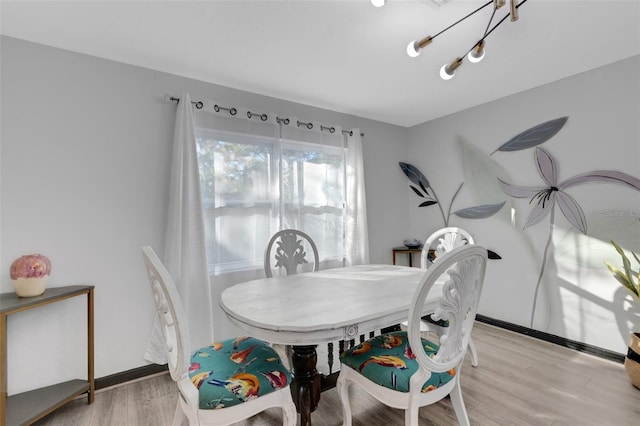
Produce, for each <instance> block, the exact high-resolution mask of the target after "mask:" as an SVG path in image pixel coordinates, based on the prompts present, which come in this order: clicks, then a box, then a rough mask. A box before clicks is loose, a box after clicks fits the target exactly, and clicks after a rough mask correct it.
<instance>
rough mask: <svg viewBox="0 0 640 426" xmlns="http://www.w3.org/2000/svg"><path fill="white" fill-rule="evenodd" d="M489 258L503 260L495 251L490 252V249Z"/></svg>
mask: <svg viewBox="0 0 640 426" xmlns="http://www.w3.org/2000/svg"><path fill="white" fill-rule="evenodd" d="M487 257H488V258H489V259H502V257H501V256H500V255H499V254H498V253H496V252H495V251H493V250H488V249H487Z"/></svg>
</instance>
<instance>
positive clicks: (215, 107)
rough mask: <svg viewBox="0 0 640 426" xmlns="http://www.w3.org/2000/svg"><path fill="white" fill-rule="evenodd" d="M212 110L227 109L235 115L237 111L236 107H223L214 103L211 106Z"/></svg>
mask: <svg viewBox="0 0 640 426" xmlns="http://www.w3.org/2000/svg"><path fill="white" fill-rule="evenodd" d="M213 110H214V111H215V112H220V110H222V111H228V112H229V114H231V115H236V114H237V113H238V110H237V109H235V108H225V107H221V106H218V104H215V105H214V106H213Z"/></svg>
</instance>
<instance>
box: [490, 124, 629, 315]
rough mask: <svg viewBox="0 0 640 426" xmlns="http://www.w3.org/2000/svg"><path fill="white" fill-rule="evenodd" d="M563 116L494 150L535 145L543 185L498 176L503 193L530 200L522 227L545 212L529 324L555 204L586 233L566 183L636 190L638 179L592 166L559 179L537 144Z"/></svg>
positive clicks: (554, 129)
mask: <svg viewBox="0 0 640 426" xmlns="http://www.w3.org/2000/svg"><path fill="white" fill-rule="evenodd" d="M567 120H568V117H562V118H558V119H555V120H551V121H548V122H545V123H542V124H539V125H537V126H534V127H532V128H530V129H528V130H526V131H524V132H522V133H520V134H519V135H517V136H515V137H514V138H512V139H511V140H509V141H508V142H506V143H505V144H504V145H502V146H501V147H500V148H498V149H497V150H496V151H504V152H509V151H518V150H522V149H527V148H533V147H535V157H534V159H535V162H536V166H537V169H538V173H539V174H540V177H541V178H542V181H543V182H544V185H543V186H540V187H526V186H519V185H513V184H511V183H508V182H505V181H503V180H502V179H500V178H498V182H499V185H500V187H501V188H502V190H503V191H504V192H505V193H506V194H508V195H510V196H511V197H514V198H529V204H531V205H532V206H533V208H532V209H531V212H530V213H529V216H528V218H527V220H526V222H525V225H524V229H526V228H528V227H530V226H533V225H535V224H537V223H539V222H540V221H542V220H543V219H544V218H545V217H547V216H549V224H550V226H549V237H548V238H547V242H546V245H545V248H544V252H543V259H542V264H541V269H540V273H539V275H538V281H537V283H536V287H535V292H534V296H533V306H532V309H531V327H533V321H534V318H535V312H536V301H537V298H538V291H539V289H540V284H541V282H542V278H543V275H544V269H545V265H546V262H547V258H548V252H549V248H550V246H551V241H552V231H553V225H554V221H555V212H556V210H555V208H556V205H557V206H558V207H559V208H560V212H561V213H562V215H563V216H564V217H565V219H566V220H567V221H568V222H569V223H570V224H571V225H573V226H574V227H575V228H576V229H578V230H579V231H580V232H582V233H584V234H586V233H587V221H586V217H585V214H584V212H583V210H582V208H581V207H580V205H579V204H578V202H577V201H576V199H575V198H573V197H572V196H571V195H569V193H568V192H567V190H568V189H569V188H570V187H572V186H575V185H579V184H584V183H589V182H606V183H615V184H621V185H625V186H628V187H630V188H632V189H636V190H639V191H640V179H638V178H636V177H634V176H631V175H628V174H626V173H622V172H618V171H613V170H595V171H592V172H587V173H580V174H578V175H575V176H573V177H571V178H568V179H566V180H563V181H560V179H559V176H558V175H559V171H558V163H557V160H556V159H554V157H553V156H552V155H551V154H550V153H549V152H548V151H547V150H545V149H543V148H540V147H538V145H540V144H542V143H544V142H546V141H547V140H549V139H550V138H551V137H553V136H554V135H556V134H557V133H558V131H560V129H561V128H562V127H563V126H564V125H565V123H566V122H567ZM496 151H494V152H493V153H495V152H496ZM493 153H492V154H493Z"/></svg>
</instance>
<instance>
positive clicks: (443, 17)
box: [0, 0, 640, 126]
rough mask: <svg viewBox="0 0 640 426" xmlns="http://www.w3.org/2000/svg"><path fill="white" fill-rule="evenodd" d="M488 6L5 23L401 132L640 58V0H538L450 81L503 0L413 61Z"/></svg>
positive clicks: (223, 11) (462, 0)
mask: <svg viewBox="0 0 640 426" xmlns="http://www.w3.org/2000/svg"><path fill="white" fill-rule="evenodd" d="M484 2H485V1H484V0H452V1H451V2H450V3H448V4H445V5H444V6H441V7H439V6H436V5H434V4H433V3H432V2H431V1H429V0H423V1H418V0H414V1H411V0H388V1H387V5H386V6H385V7H383V8H375V7H373V6H372V5H371V3H370V1H369V0H351V1H344V0H343V1H336V0H333V1H331V0H325V1H305V0H297V1H293V0H289V1H275V0H261V1H244V0H232V1H220V0H215V1H191V0H179V1H149V0H147V1H122V0H119V1H117V0H111V1H104V0H103V1H97V0H84V1H58V0H48V1H30V0H19V1H10V0H1V9H0V14H1V21H0V24H1V26H0V30H1V33H2V34H3V35H7V36H10V37H15V38H20V39H24V40H29V41H34V42H37V43H42V44H46V45H50V46H55V47H60V48H63V49H68V50H72V51H76V52H81V53H86V54H89V55H94V56H99V57H103V58H108V59H112V60H115V61H119V62H124V63H128V64H133V65H139V66H143V67H147V68H152V69H155V70H159V71H165V72H168V73H172V74H177V75H181V76H186V77H190V78H194V79H198V80H202V81H207V82H211V83H216V84H221V85H224V86H228V87H233V88H237V89H242V90H247V91H250V92H254V93H259V94H263V95H268V96H273V97H276V98H280V99H286V100H290V101H295V102H299V103H303V104H308V105H313V106H316V107H320V108H326V109H330V110H334V111H339V112H343V113H348V114H353V115H357V116H360V117H366V118H370V119H373V120H378V121H382V122H386V123H393V124H397V125H400V126H413V125H416V124H419V123H422V122H425V121H428V120H432V119H434V118H437V117H441V116H444V115H447V114H451V113H454V112H456V111H460V110H463V109H466V108H469V107H472V106H475V105H479V104H483V103H486V102H489V101H491V100H494V99H497V98H500V97H504V96H507V95H510V94H512V93H516V92H520V91H523V90H527V89H530V88H532V87H535V86H539V85H542V84H545V83H548V82H551V81H554V80H558V79H561V78H564V77H567V76H570V75H573V74H577V73H580V72H583V71H587V70H590V69H593V68H596V67H599V66H602V65H605V64H609V63H612V62H615V61H618V60H621V59H624V58H627V57H630V56H633V55H637V54H640V1H638V0H626V1H614V0H600V1H595V0H565V1H561V0H528V1H527V2H526V3H525V4H523V5H522V6H521V7H520V9H519V12H520V20H519V21H517V22H515V23H512V22H510V21H509V19H507V20H506V21H505V22H504V23H503V24H502V25H501V26H500V27H498V29H496V31H494V32H493V33H492V34H491V35H489V37H488V38H487V40H486V43H487V47H486V51H487V53H486V57H485V59H484V60H483V61H482V62H480V63H479V64H471V63H469V62H468V61H465V63H464V64H463V65H462V67H461V68H460V69H459V70H458V73H457V75H456V76H455V78H453V79H452V80H450V81H443V80H442V79H440V77H439V75H438V73H439V69H440V67H441V66H442V65H443V64H444V63H445V62H451V61H452V60H453V59H455V57H457V56H460V55H462V54H464V53H465V52H466V51H467V50H469V49H470V48H471V47H472V46H473V44H474V43H475V42H476V41H477V40H478V39H479V37H480V36H481V35H482V33H483V32H484V30H485V27H486V26H487V23H488V20H489V14H490V12H491V7H487V8H486V9H485V10H483V11H482V12H480V13H478V14H477V15H475V16H474V17H472V18H470V19H469V20H467V21H465V22H463V23H461V24H460V25H458V26H456V27H455V28H452V29H451V30H449V31H447V32H446V33H444V34H442V35H441V36H439V37H437V38H436V39H435V40H434V42H433V44H431V45H430V46H428V47H427V48H426V49H425V50H424V51H423V53H422V54H421V55H420V56H419V57H418V58H410V57H409V56H407V54H406V52H405V49H406V46H407V44H408V42H409V41H410V40H413V39H416V38H418V39H419V38H422V37H424V36H426V35H429V34H431V35H433V34H435V33H436V32H438V31H440V30H442V29H443V28H445V27H446V26H448V25H450V24H451V23H453V22H454V21H456V20H458V19H459V18H461V17H462V16H464V15H466V14H467V13H468V12H470V11H472V10H474V9H475V8H477V7H478V6H479V5H481V4H483V3H484ZM508 4H509V1H508V0H507V6H506V7H505V8H502V9H500V11H499V13H500V15H502V14H503V13H504V11H506V10H508ZM485 12H486V13H485ZM494 22H495V21H494ZM639 78H640V77H639ZM192 97H194V98H197V94H192Z"/></svg>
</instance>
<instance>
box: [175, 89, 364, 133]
mask: <svg viewBox="0 0 640 426" xmlns="http://www.w3.org/2000/svg"><path fill="white" fill-rule="evenodd" d="M169 100H170V101H172V102H175V103H178V102H180V98H178V97H175V96H170V97H169ZM191 104H192V105H194V106H195V107H196V109H202V108H204V103H202V102H201V101H191ZM213 109H214V110H215V111H216V112H220V110H222V111H228V112H229V114H231V115H236V114H237V113H238V110H237V109H236V108H233V107H231V108H225V107H222V106H219V105H217V104H216V105H214V106H213ZM247 115H248V116H249V118H251V117H252V116H254V115H255V116H256V117H260V119H261V120H262V121H267V118H268V117H267V114H257V113H254V112H251V111H248V112H247ZM276 121H277V122H278V124H280V123H284V124H285V125H288V124H289V119H288V118H280V117H276ZM297 126H298V127H300V126H304V127H306V128H307V129H309V130H311V129H312V128H313V123H304V122H302V121H300V120H298V122H297ZM323 130H328V131H329V133H334V132H335V131H336V128H335V127H333V126H325V125H323V124H321V125H320V131H323ZM342 134H348V135H349V136H353V130H343V131H342ZM360 136H362V137H364V133H362V132H360Z"/></svg>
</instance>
